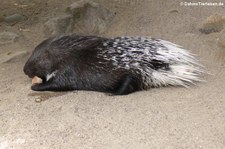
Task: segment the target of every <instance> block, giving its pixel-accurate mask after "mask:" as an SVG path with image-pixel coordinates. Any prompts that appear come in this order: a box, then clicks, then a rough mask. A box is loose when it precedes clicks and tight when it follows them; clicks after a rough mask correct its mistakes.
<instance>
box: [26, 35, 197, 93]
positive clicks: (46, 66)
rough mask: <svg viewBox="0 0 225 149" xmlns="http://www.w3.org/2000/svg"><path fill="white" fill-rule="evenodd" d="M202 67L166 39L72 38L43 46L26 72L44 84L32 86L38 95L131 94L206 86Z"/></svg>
mask: <svg viewBox="0 0 225 149" xmlns="http://www.w3.org/2000/svg"><path fill="white" fill-rule="evenodd" d="M200 67H201V66H200V64H199V63H198V61H197V60H196V59H195V57H194V56H193V54H191V53H190V52H188V51H187V50H185V49H183V48H182V47H181V46H178V45H176V44H174V43H171V42H169V41H165V40H161V39H154V38H150V37H116V38H111V39H108V38H102V37H96V36H78V35H66V36H59V37H52V38H49V39H47V40H45V41H43V42H42V43H41V44H40V45H38V46H37V47H36V48H35V50H34V52H33V53H32V55H31V57H30V58H29V60H28V61H27V63H26V64H25V66H24V72H25V74H27V75H28V76H29V77H31V78H33V77H34V76H38V77H40V78H42V80H44V82H43V83H41V84H35V85H33V86H32V87H31V88H32V89H33V90H35V91H65V90H92V91H100V92H108V93H112V94H114V95H125V94H129V93H132V92H135V91H139V90H146V89H149V88H152V87H161V86H184V87H187V86H189V85H192V84H194V83H195V82H198V81H200V78H199V76H200V74H201V68H200Z"/></svg>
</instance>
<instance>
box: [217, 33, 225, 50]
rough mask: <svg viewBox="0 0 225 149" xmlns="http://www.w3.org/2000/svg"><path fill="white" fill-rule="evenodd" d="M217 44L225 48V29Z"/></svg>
mask: <svg viewBox="0 0 225 149" xmlns="http://www.w3.org/2000/svg"><path fill="white" fill-rule="evenodd" d="M217 44H218V45H219V46H220V47H223V48H225V29H224V30H223V31H221V32H220V34H219V38H218V42H217Z"/></svg>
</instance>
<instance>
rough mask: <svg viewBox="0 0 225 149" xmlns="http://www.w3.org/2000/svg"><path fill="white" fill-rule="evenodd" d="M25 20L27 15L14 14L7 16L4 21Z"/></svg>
mask: <svg viewBox="0 0 225 149" xmlns="http://www.w3.org/2000/svg"><path fill="white" fill-rule="evenodd" d="M23 20H25V17H24V16H23V15H21V14H13V15H11V16H6V17H5V18H4V22H6V23H15V22H20V21H23Z"/></svg>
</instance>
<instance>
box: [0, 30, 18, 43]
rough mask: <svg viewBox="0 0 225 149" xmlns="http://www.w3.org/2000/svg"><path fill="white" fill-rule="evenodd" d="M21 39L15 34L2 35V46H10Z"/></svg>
mask: <svg viewBox="0 0 225 149" xmlns="http://www.w3.org/2000/svg"><path fill="white" fill-rule="evenodd" d="M18 38H19V35H17V34H16V33H13V32H2V33H0V45H5V44H10V43H13V42H15V41H16V40H17V39H18Z"/></svg>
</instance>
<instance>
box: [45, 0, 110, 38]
mask: <svg viewBox="0 0 225 149" xmlns="http://www.w3.org/2000/svg"><path fill="white" fill-rule="evenodd" d="M113 16H114V13H112V12H111V11H109V10H108V9H106V8H104V7H103V6H101V5H99V4H97V3H95V2H92V1H88V0H81V1H78V2H75V3H73V4H71V5H70V6H69V7H67V8H66V14H64V15H63V16H59V17H55V18H52V19H50V20H48V21H47V22H46V23H45V24H44V33H45V34H46V35H47V36H49V35H57V34H64V33H77V34H85V35H87V34H101V33H103V32H104V31H105V30H106V29H107V28H108V27H109V25H110V23H111V21H112V19H113Z"/></svg>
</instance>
